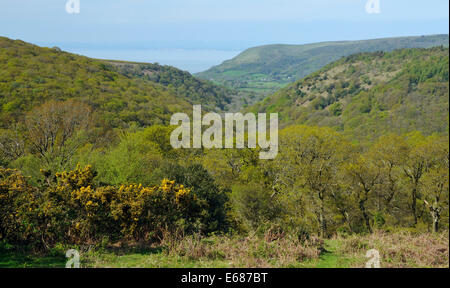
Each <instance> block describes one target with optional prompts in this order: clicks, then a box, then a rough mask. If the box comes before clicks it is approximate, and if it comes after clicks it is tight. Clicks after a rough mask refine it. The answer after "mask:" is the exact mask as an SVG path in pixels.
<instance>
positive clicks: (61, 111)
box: [25, 100, 92, 168]
mask: <svg viewBox="0 0 450 288" xmlns="http://www.w3.org/2000/svg"><path fill="white" fill-rule="evenodd" d="M91 125H92V111H91V108H90V107H89V106H87V105H86V104H83V103H80V102H76V101H73V100H68V101H65V102H57V101H50V102H47V103H45V104H44V105H42V106H40V107H37V108H35V109H33V110H32V111H30V112H29V113H28V114H27V116H26V118H25V126H26V135H27V139H28V141H29V143H30V145H31V148H32V151H33V152H34V153H35V154H37V155H38V156H39V157H40V158H42V159H43V160H44V161H45V163H46V164H47V165H49V166H55V165H56V166H57V167H58V168H61V167H64V165H65V164H66V163H68V162H69V161H70V159H71V158H72V156H73V155H74V154H75V152H76V151H77V149H78V148H80V147H81V146H82V145H84V144H85V143H86V142H87V136H86V135H85V134H84V132H85V131H86V130H87V129H89V128H90V127H91Z"/></svg>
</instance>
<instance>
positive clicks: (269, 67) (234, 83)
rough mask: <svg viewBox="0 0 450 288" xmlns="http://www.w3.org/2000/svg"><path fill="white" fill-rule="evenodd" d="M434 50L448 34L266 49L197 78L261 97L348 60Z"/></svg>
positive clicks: (255, 50)
mask: <svg viewBox="0 0 450 288" xmlns="http://www.w3.org/2000/svg"><path fill="white" fill-rule="evenodd" d="M435 46H445V47H448V46H449V36H448V34H442V35H429V36H414V37H397V38H381V39H373V40H361V41H339V42H322V43H313V44H306V45H280V44H279V45H266V46H259V47H254V48H250V49H247V50H246V51H244V52H242V53H241V54H239V55H238V56H236V57H235V58H233V59H231V60H228V61H225V62H223V63H222V64H220V65H218V66H215V67H212V68H211V69H209V70H207V71H204V72H201V73H197V74H196V76H198V77H200V78H203V79H208V80H212V81H215V82H217V83H220V84H223V85H225V86H227V87H230V88H237V89H239V90H240V91H245V92H251V93H256V94H258V95H260V96H261V95H268V94H271V93H273V92H275V91H276V90H278V89H279V88H282V87H284V86H286V85H287V84H288V83H292V82H294V81H296V80H299V79H301V78H303V77H305V76H307V75H308V74H310V73H312V72H315V71H317V70H319V69H320V68H322V67H324V66H325V65H327V64H329V63H332V62H334V61H336V60H338V59H340V58H342V57H345V56H349V55H352V54H356V53H362V52H376V51H383V52H390V51H393V50H396V49H403V48H431V47H435ZM259 99H260V98H259Z"/></svg>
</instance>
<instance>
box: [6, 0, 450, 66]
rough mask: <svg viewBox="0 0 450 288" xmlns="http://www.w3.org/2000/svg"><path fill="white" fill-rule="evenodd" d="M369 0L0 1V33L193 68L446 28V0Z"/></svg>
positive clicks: (89, 52) (97, 53)
mask: <svg viewBox="0 0 450 288" xmlns="http://www.w3.org/2000/svg"><path fill="white" fill-rule="evenodd" d="M367 1H368V0H310V1H303V0H221V1H219V0H80V4H81V7H80V8H81V9H80V13H79V14H68V13H67V12H66V10H65V5H66V2H67V0H0V36H6V37H9V38H13V39H22V40H24V41H27V42H32V43H35V44H39V45H44V46H59V47H61V48H62V49H64V50H69V51H72V52H76V53H80V54H85V55H88V56H92V57H98V58H114V59H124V60H135V61H151V62H160V63H163V64H170V65H175V66H178V67H180V68H183V69H187V70H189V71H192V72H197V71H200V70H202V69H205V68H207V66H211V65H214V64H219V63H220V62H221V61H223V60H225V59H228V58H230V57H232V56H234V55H235V54H237V53H239V52H240V51H242V50H244V49H246V48H249V47H252V46H257V45H264V44H272V43H289V44H304V43H312V42H320V41H332V40H360V39H372V38H381V37H393V36H408V35H427V34H441V33H445V34H447V33H448V21H449V16H448V8H449V2H448V1H447V0H423V1H418V0H379V2H380V8H381V11H380V13H379V14H368V13H367V12H366V9H365V6H366V2H367ZM171 53H172V54H171ZM200 62H201V63H200ZM177 63H178V65H177Z"/></svg>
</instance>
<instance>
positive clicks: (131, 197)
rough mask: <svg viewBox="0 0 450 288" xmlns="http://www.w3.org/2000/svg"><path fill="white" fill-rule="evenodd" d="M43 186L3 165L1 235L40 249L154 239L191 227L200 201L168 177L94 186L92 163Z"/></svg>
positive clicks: (197, 217) (0, 172) (0, 179)
mask: <svg viewBox="0 0 450 288" xmlns="http://www.w3.org/2000/svg"><path fill="white" fill-rule="evenodd" d="M42 172H43V173H44V174H45V176H46V177H50V178H51V179H47V180H48V181H46V184H45V185H43V186H42V187H40V188H36V187H33V186H30V185H29V184H28V183H27V179H26V178H25V177H24V176H23V175H22V174H21V173H20V172H18V171H16V170H11V169H3V168H2V169H0V204H1V208H0V209H1V211H0V212H1V216H2V217H1V222H0V229H1V230H0V231H1V238H2V239H4V240H6V241H7V242H8V243H12V244H21V245H28V246H31V247H33V248H36V249H41V248H50V247H52V246H53V245H55V244H56V243H66V244H80V245H83V244H98V243H101V241H102V240H103V239H105V238H108V239H110V240H111V241H117V240H127V241H130V240H132V241H140V242H141V241H152V240H155V239H158V237H161V235H162V232H163V231H180V230H181V231H188V230H189V231H192V229H193V228H192V227H195V225H194V224H195V222H197V221H200V219H201V214H202V210H201V207H202V206H201V203H200V201H199V200H198V198H197V197H196V195H195V194H194V193H192V192H191V190H190V189H188V188H186V187H184V186H183V185H178V184H176V183H175V181H170V180H167V179H164V180H163V181H162V183H161V184H160V185H157V186H153V187H144V186H142V185H140V184H139V185H135V184H133V185H122V186H120V187H114V186H103V187H96V186H95V184H94V178H95V176H96V172H95V171H93V170H92V167H91V166H86V167H85V168H81V167H80V166H78V167H77V168H76V169H75V170H73V171H69V172H62V173H57V174H56V175H55V177H51V176H50V175H49V174H48V173H47V172H46V171H42Z"/></svg>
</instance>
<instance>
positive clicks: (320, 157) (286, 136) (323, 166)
mask: <svg viewBox="0 0 450 288" xmlns="http://www.w3.org/2000/svg"><path fill="white" fill-rule="evenodd" d="M280 147H281V150H282V151H281V155H280V156H279V157H278V159H277V163H276V165H277V168H278V169H277V170H278V177H277V179H278V183H276V185H278V186H281V187H284V188H282V189H286V188H287V189H289V188H290V189H292V188H294V187H297V188H295V189H298V193H300V194H301V193H306V194H307V196H308V199H309V201H310V206H311V207H312V210H313V211H314V213H315V214H316V219H317V222H318V224H319V231H320V235H321V236H322V237H326V236H327V219H326V215H325V214H326V207H325V201H326V199H327V197H328V196H329V195H330V193H331V192H332V191H333V189H334V188H335V186H336V185H338V184H337V181H336V176H337V175H338V170H339V167H340V166H341V165H342V163H343V162H344V160H345V158H346V157H347V155H348V149H349V148H350V147H351V145H350V144H349V143H347V142H346V141H345V140H344V139H343V138H342V136H341V135H339V134H338V133H336V132H335V131H333V130H332V129H330V128H317V127H306V126H292V127H289V128H286V129H285V130H283V131H282V132H281V133H280ZM302 191H304V192H302Z"/></svg>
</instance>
